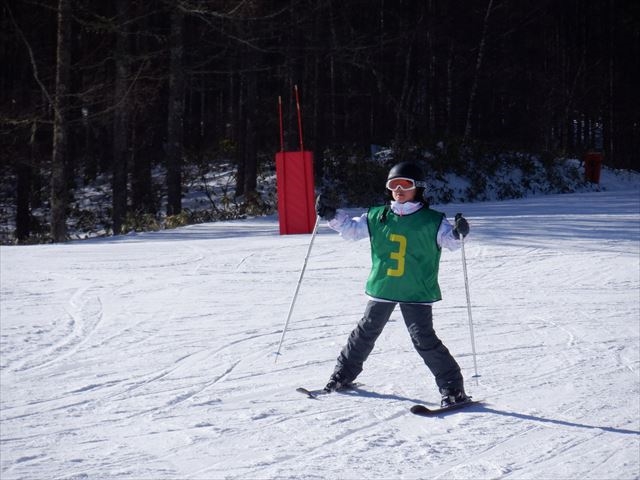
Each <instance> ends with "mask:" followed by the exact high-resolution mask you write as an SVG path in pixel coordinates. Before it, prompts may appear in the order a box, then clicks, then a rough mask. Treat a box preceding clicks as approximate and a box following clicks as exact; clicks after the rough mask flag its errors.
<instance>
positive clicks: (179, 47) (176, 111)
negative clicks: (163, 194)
mask: <svg viewBox="0 0 640 480" xmlns="http://www.w3.org/2000/svg"><path fill="white" fill-rule="evenodd" d="M183 23H184V14H183V13H182V11H181V10H180V9H179V8H175V9H174V10H173V13H172V15H171V39H170V45H171V46H170V71H169V109H168V119H167V215H177V214H179V213H180V212H181V211H182V150H183V147H182V139H183V128H184V127H183V119H184V73H183V71H182V56H183Z"/></svg>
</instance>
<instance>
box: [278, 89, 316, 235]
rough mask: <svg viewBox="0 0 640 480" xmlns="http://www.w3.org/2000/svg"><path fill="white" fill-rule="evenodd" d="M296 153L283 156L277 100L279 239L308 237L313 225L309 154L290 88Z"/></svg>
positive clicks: (312, 193) (312, 192)
mask: <svg viewBox="0 0 640 480" xmlns="http://www.w3.org/2000/svg"><path fill="white" fill-rule="evenodd" d="M294 90H295V95H296V112H297V115H298V135H299V140H300V151H297V152H285V150H284V131H283V127H282V125H283V122H282V98H281V97H278V115H279V117H280V152H278V153H276V185H277V188H278V217H279V222H280V235H289V234H293V233H311V232H313V229H314V227H315V224H316V206H315V184H314V180H313V153H312V152H308V151H305V150H304V143H303V141H302V112H301V110H300V97H299V95H298V86H297V85H295V86H294Z"/></svg>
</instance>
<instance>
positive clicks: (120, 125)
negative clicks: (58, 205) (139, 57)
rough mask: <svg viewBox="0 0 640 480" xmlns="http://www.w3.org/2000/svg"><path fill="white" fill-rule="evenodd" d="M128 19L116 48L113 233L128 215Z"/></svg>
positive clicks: (121, 3)
mask: <svg viewBox="0 0 640 480" xmlns="http://www.w3.org/2000/svg"><path fill="white" fill-rule="evenodd" d="M127 3H128V2H127V1H126V0H118V1H117V2H116V5H117V7H116V11H117V12H119V13H122V12H125V11H126V10H127ZM125 25H126V22H121V25H120V26H119V29H118V32H117V33H116V35H117V36H116V48H115V52H114V55H115V68H116V78H115V94H114V104H115V105H116V109H115V114H114V119H113V178H112V187H113V211H112V221H113V234H114V235H119V234H121V233H122V226H123V223H124V220H125V218H126V215H127V154H128V151H129V142H128V132H129V107H128V103H127V101H126V98H125V97H126V95H127V81H128V79H129V61H128V48H127V44H128V35H127V31H128V27H126V26H125Z"/></svg>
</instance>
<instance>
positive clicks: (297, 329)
mask: <svg viewBox="0 0 640 480" xmlns="http://www.w3.org/2000/svg"><path fill="white" fill-rule="evenodd" d="M603 184H605V186H606V190H605V191H600V192H590V193H576V194H567V195H550V196H536V197H532V198H525V199H520V200H515V201H504V202H484V203H474V204H458V205H455V204H449V205H441V206H435V207H434V208H437V209H440V210H442V211H445V212H446V213H447V214H448V216H450V217H452V216H453V215H454V214H455V213H456V212H458V211H461V212H464V213H465V216H467V217H468V218H469V220H470V223H471V229H472V230H471V235H470V237H469V238H468V240H467V242H466V258H467V266H468V273H469V284H470V294H471V302H472V312H473V320H474V332H475V340H476V351H477V364H478V371H479V374H480V377H479V378H473V375H474V366H473V355H472V354H471V351H472V349H471V343H470V334H469V324H468V317H467V306H466V297H465V290H464V280H463V275H462V262H461V255H460V252H444V253H443V256H442V265H441V275H440V280H441V286H442V290H443V294H444V300H443V301H442V302H440V303H438V304H436V306H435V307H434V321H435V325H436V329H437V331H438V333H439V335H440V337H441V338H442V339H443V341H444V343H445V344H446V345H447V346H448V347H449V349H450V350H451V351H452V353H453V354H454V356H455V357H456V359H457V360H458V362H459V363H460V364H461V366H462V368H463V373H464V375H465V377H466V386H467V390H468V393H470V394H471V395H473V396H474V398H476V399H481V400H484V404H483V405H482V406H474V407H471V408H469V409H466V410H462V411H459V412H457V413H455V414H451V415H448V416H445V417H436V418H421V417H416V416H414V415H412V414H411V413H409V407H410V406H411V405H412V404H413V403H415V402H421V403H427V404H435V403H437V402H438V400H439V396H438V393H437V390H436V387H435V384H434V382H433V378H432V376H431V374H430V373H429V372H428V370H427V368H426V367H425V366H424V365H423V364H421V361H420V358H419V356H418V355H417V354H416V353H415V352H414V351H413V349H412V346H411V342H410V340H409V337H408V334H407V332H406V330H405V327H404V324H403V322H402V320H401V317H400V315H399V311H398V310H396V312H395V313H394V314H393V316H392V319H391V321H390V323H389V325H388V326H387V328H386V329H385V331H384V332H383V334H382V336H381V337H380V339H379V341H378V343H377V345H376V348H375V350H374V351H373V353H372V355H371V357H370V358H369V360H368V362H367V363H366V364H365V370H364V372H363V373H362V375H361V376H360V377H359V379H358V381H360V382H362V384H363V385H362V387H361V388H360V389H359V390H358V391H356V392H352V393H345V394H335V395H331V396H324V397H321V398H320V399H318V400H311V399H307V398H305V397H304V396H302V395H300V394H299V393H296V392H295V388H296V387H298V386H305V387H308V388H319V387H321V386H323V385H324V383H325V382H326V380H327V379H328V377H329V375H330V373H331V371H332V369H333V366H334V362H335V358H336V356H337V355H338V352H339V350H340V348H341V347H342V345H343V343H344V341H345V340H346V337H347V335H348V334H349V332H350V330H351V329H352V328H353V326H354V325H355V323H356V322H357V321H358V319H359V318H360V316H361V314H362V312H363V310H364V306H365V303H366V297H365V296H364V293H363V285H364V281H365V279H366V277H367V274H368V270H369V261H370V259H369V245H368V242H367V241H361V242H357V243H350V242H345V241H344V240H342V239H341V238H340V237H339V236H338V235H336V234H335V233H334V232H332V231H330V230H329V229H328V228H327V227H325V226H321V227H320V229H319V232H318V235H317V237H316V239H315V242H314V245H313V249H312V251H311V254H310V257H309V260H308V264H307V268H306V272H305V275H304V277H303V280H302V283H301V287H300V290H299V296H298V298H297V302H296V305H295V308H294V311H293V314H292V318H291V323H290V325H289V330H288V331H287V333H286V337H285V340H284V343H283V348H282V355H281V356H280V357H278V360H277V362H276V361H275V355H274V352H275V351H276V349H277V346H278V343H279V341H280V337H281V334H282V328H283V325H284V321H285V319H286V315H287V312H288V309H289V305H290V303H291V298H292V296H293V292H294V290H295V288H296V284H297V281H298V278H299V273H300V269H301V267H302V264H303V261H304V257H305V255H306V252H307V248H308V245H309V241H310V235H292V236H280V235H278V223H277V218H276V217H275V216H271V217H263V218H253V219H248V220H240V221H229V222H219V223H209V224H200V225H192V226H189V227H186V228H181V229H176V230H164V231H160V232H154V233H144V234H131V235H127V236H122V237H116V238H103V239H93V240H87V241H82V242H71V243H67V244H58V245H37V246H3V247H0V258H1V299H2V302H1V308H0V319H1V323H0V325H1V333H0V342H1V343H0V347H1V356H0V476H1V477H2V479H3V480H8V479H40V478H63V479H82V478H127V479H151V478H153V479H178V478H180V479H187V478H188V479H219V478H234V479H236V478H238V479H239V478H242V479H245V478H252V479H253V478H260V479H266V478H283V479H288V478H305V479H324V478H340V479H351V478H354V479H355V478H385V479H386V478H389V479H391V478H393V479H396V478H397V479H418V478H433V479H437V478H443V479H452V478H455V479H462V478H468V479H502V478H509V479H533V478H535V479H546V478H549V479H551V478H553V479H637V478H639V477H640V320H639V319H640V187H639V185H640V182H638V178H637V176H636V177H633V178H631V179H627V180H625V181H624V182H623V181H620V182H619V183H618V182H617V180H616V179H615V178H603ZM353 213H354V215H355V214H357V213H360V210H357V209H354V210H353Z"/></svg>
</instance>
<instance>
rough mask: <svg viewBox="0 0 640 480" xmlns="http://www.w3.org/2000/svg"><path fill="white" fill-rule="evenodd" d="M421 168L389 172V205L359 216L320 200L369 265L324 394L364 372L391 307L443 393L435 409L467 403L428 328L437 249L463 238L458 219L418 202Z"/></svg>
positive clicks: (456, 372) (450, 362)
mask: <svg viewBox="0 0 640 480" xmlns="http://www.w3.org/2000/svg"><path fill="white" fill-rule="evenodd" d="M423 178H424V177H423V174H422V170H421V169H420V167H419V166H418V165H416V164H414V163H411V162H401V163H398V164H397V165H395V166H393V167H392V168H391V170H390V171H389V174H388V177H387V183H386V188H387V189H388V190H390V192H391V195H392V197H393V200H392V201H391V203H390V205H385V206H378V207H372V208H370V209H369V210H368V212H367V213H365V214H363V215H362V216H360V217H355V218H350V217H349V216H348V215H347V213H345V212H344V211H342V210H336V208H335V207H334V206H332V205H329V204H327V203H326V202H325V200H324V199H323V198H322V196H318V198H317V200H316V212H317V214H318V216H320V218H322V219H324V220H327V221H328V222H329V227H330V228H332V229H333V230H336V231H337V232H339V233H340V235H341V236H342V237H343V238H344V239H346V240H360V239H363V238H366V237H369V240H370V242H371V258H372V266H371V272H370V274H369V278H368V280H367V284H366V294H367V295H368V296H369V301H368V303H367V306H366V309H365V312H364V316H363V317H362V319H361V320H360V321H359V322H358V325H357V326H356V328H355V329H354V330H353V331H352V332H351V334H350V335H349V338H348V340H347V344H346V345H345V346H344V348H343V349H342V351H341V352H340V356H339V357H338V360H337V364H336V367H335V370H334V372H333V374H332V375H331V378H330V379H329V382H328V383H327V385H326V387H325V391H327V392H331V391H335V390H340V389H341V388H345V387H348V386H349V384H350V383H352V382H353V381H354V380H355V379H356V377H357V376H358V375H359V374H360V372H362V367H363V364H364V362H365V360H366V359H367V357H368V356H369V354H370V353H371V351H372V350H373V347H374V345H375V342H376V340H377V338H378V336H379V335H380V334H381V333H382V330H383V329H384V327H385V325H386V323H387V321H388V320H389V317H390V316H391V313H392V312H393V310H394V309H395V307H396V305H397V304H399V305H400V311H401V312H402V317H403V318H404V322H405V324H406V326H407V330H408V331H409V335H410V336H411V340H412V342H413V345H414V347H415V349H416V350H417V352H418V354H419V355H420V356H421V357H422V359H423V360H424V363H425V364H426V365H427V367H428V368H429V370H431V373H432V374H433V375H434V377H435V381H436V384H437V386H438V388H439V390H440V393H441V395H442V400H441V405H442V406H443V407H445V406H450V405H452V404H454V403H458V402H465V401H467V400H468V399H469V397H467V395H466V394H465V391H464V382H463V378H462V374H461V372H460V367H459V366H458V363H457V362H456V361H455V359H454V358H453V357H452V356H451V354H450V353H449V350H448V349H447V348H446V347H445V346H444V345H443V343H442V342H441V341H440V339H439V338H438V337H437V335H436V333H435V331H434V329H433V319H432V313H431V305H432V304H433V303H434V302H437V301H438V300H440V299H441V294H440V287H439V285H438V268H439V263H440V253H441V250H442V247H445V248H447V249H449V250H455V249H457V248H459V247H460V241H459V239H460V236H462V237H465V236H466V235H467V234H468V233H469V224H468V222H467V221H466V219H465V218H464V217H462V215H461V214H457V215H456V218H455V226H452V225H451V224H450V223H449V221H448V220H447V219H446V217H445V215H444V214H443V213H440V212H436V211H435V210H431V209H430V208H429V207H428V206H427V205H425V204H424V203H423V201H422V199H423V194H424V189H425V186H426V184H425V183H424V181H423Z"/></svg>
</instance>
